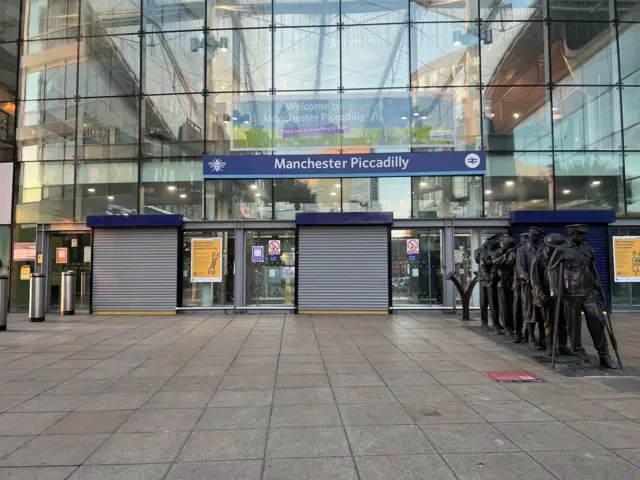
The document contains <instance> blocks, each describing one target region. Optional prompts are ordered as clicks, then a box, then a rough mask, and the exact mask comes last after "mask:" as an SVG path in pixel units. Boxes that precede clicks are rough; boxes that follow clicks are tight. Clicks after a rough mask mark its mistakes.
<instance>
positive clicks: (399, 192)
mask: <svg viewBox="0 0 640 480" xmlns="http://www.w3.org/2000/svg"><path fill="white" fill-rule="evenodd" d="M342 188H343V194H342V210H343V211H344V212H393V217H394V218H411V179H410V178H408V177H407V178H390V177H387V178H346V179H344V180H343V182H342Z"/></svg>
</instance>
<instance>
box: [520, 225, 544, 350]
mask: <svg viewBox="0 0 640 480" xmlns="http://www.w3.org/2000/svg"><path fill="white" fill-rule="evenodd" d="M543 233H544V231H543V230H542V229H540V228H538V227H530V228H529V241H528V242H527V244H526V245H525V246H524V247H522V248H521V249H519V250H518V251H517V256H516V269H517V272H518V276H519V277H520V283H521V286H520V296H521V298H522V309H523V316H524V321H525V323H526V325H527V333H528V335H529V346H530V347H532V348H537V349H538V350H546V348H547V347H546V345H545V342H544V320H543V318H542V311H541V310H540V307H537V306H536V305H534V304H533V298H532V295H531V281H530V272H531V263H532V262H533V259H534V258H535V257H536V255H537V254H538V253H540V249H541V248H542V247H541V245H540V238H541V237H542V234H543ZM536 325H538V341H537V343H536V335H535V329H536Z"/></svg>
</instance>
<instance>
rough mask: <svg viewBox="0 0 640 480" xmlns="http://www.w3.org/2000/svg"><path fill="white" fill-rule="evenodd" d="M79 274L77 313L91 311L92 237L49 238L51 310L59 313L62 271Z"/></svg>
mask: <svg viewBox="0 0 640 480" xmlns="http://www.w3.org/2000/svg"><path fill="white" fill-rule="evenodd" d="M67 271H74V272H75V273H76V311H88V310H89V302H90V293H91V234H90V233H68V234H61V233H54V234H51V235H50V236H49V275H48V277H49V309H50V310H51V311H52V312H58V311H60V293H61V288H60V287H61V284H62V272H67Z"/></svg>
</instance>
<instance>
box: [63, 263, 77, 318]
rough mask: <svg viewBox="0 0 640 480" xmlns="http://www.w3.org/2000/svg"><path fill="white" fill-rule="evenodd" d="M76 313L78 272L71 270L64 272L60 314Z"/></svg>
mask: <svg viewBox="0 0 640 480" xmlns="http://www.w3.org/2000/svg"><path fill="white" fill-rule="evenodd" d="M75 313H76V272H74V271H72V270H70V271H68V272H62V287H61V291H60V315H74V314H75Z"/></svg>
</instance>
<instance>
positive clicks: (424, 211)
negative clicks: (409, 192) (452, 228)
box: [412, 177, 482, 218]
mask: <svg viewBox="0 0 640 480" xmlns="http://www.w3.org/2000/svg"><path fill="white" fill-rule="evenodd" d="M412 182H413V217H414V218H443V217H444V218H450V217H473V218H478V217H481V216H482V177H414V178H413V179H412Z"/></svg>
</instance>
